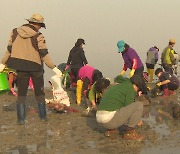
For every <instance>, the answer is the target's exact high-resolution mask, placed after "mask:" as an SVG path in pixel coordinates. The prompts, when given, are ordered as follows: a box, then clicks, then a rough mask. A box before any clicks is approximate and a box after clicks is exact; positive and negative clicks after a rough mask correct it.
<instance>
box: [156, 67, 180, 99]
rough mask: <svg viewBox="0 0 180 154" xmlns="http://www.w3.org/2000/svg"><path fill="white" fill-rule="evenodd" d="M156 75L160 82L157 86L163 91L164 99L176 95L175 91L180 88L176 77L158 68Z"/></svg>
mask: <svg viewBox="0 0 180 154" xmlns="http://www.w3.org/2000/svg"><path fill="white" fill-rule="evenodd" d="M155 75H156V76H157V77H158V78H159V81H160V82H158V83H157V84H156V85H157V86H158V87H159V89H160V90H162V91H163V98H166V97H167V96H171V95H174V94H176V92H175V90H177V89H178V88H179V84H180V82H179V80H178V78H177V77H175V76H174V75H172V74H170V73H168V72H163V69H162V68H157V69H156V71H155Z"/></svg>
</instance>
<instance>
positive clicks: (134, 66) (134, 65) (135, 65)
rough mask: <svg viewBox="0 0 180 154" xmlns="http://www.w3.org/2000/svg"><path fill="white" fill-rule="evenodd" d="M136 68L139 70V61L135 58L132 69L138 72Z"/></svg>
mask: <svg viewBox="0 0 180 154" xmlns="http://www.w3.org/2000/svg"><path fill="white" fill-rule="evenodd" d="M136 68H137V59H136V58H134V59H133V60H132V69H134V70H136Z"/></svg>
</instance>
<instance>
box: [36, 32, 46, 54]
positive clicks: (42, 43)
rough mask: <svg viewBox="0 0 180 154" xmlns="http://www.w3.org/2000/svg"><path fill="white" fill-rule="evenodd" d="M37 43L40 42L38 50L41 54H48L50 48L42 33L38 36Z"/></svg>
mask: <svg viewBox="0 0 180 154" xmlns="http://www.w3.org/2000/svg"><path fill="white" fill-rule="evenodd" d="M37 43H38V52H39V54H40V56H41V57H44V56H46V55H47V54H48V49H47V46H46V41H45V38H44V36H43V34H40V35H39V36H38V37H37Z"/></svg>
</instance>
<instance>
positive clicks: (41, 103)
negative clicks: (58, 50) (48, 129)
mask: <svg viewBox="0 0 180 154" xmlns="http://www.w3.org/2000/svg"><path fill="white" fill-rule="evenodd" d="M30 75H31V78H32V82H33V86H34V92H35V97H36V100H37V102H38V109H39V117H40V119H41V120H42V121H46V120H47V114H46V104H45V93H44V76H43V71H39V72H31V73H30Z"/></svg>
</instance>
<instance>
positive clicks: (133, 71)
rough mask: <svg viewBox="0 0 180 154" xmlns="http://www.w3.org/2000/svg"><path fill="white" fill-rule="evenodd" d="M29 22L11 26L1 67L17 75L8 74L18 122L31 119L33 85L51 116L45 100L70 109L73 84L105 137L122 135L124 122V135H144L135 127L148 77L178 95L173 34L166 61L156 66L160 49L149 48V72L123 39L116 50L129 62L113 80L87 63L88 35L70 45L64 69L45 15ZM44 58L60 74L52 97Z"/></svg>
mask: <svg viewBox="0 0 180 154" xmlns="http://www.w3.org/2000/svg"><path fill="white" fill-rule="evenodd" d="M27 21H28V23H27V24H24V25H22V26H20V27H18V28H15V29H13V30H12V32H11V35H10V38H9V42H8V46H7V51H6V53H5V55H4V57H3V58H2V61H1V64H0V72H2V71H3V70H4V68H5V67H8V68H12V69H14V70H15V71H16V74H13V73H9V83H10V89H11V92H12V94H13V95H15V96H17V119H18V124H19V125H23V124H25V121H26V111H25V100H26V95H27V92H28V86H29V85H30V86H31V87H32V89H33V90H34V93H35V97H36V100H37V102H38V109H39V117H40V119H41V120H42V121H47V115H46V104H48V105H49V107H51V108H53V109H55V110H59V111H63V110H68V107H69V106H70V100H69V96H68V94H67V92H66V88H67V87H69V88H74V89H75V90H76V103H77V105H81V104H82V97H84V98H85V100H86V102H87V106H88V108H87V111H92V110H93V111H94V112H95V113H96V120H97V122H98V124H99V125H101V126H103V127H104V128H106V129H107V131H106V132H105V135H106V136H111V135H112V134H117V133H118V128H119V127H121V126H126V129H125V132H124V134H123V138H125V139H132V140H138V141H142V140H144V136H143V135H140V134H139V133H137V131H135V126H137V125H141V124H142V121H141V118H142V113H143V104H142V103H141V101H137V100H136V99H135V98H136V97H138V96H141V95H148V93H149V91H150V90H151V89H150V88H149V87H148V86H147V82H148V83H153V84H155V85H156V86H157V87H158V88H159V89H160V90H161V91H163V98H165V97H168V96H171V95H174V94H175V90H177V89H178V87H179V84H180V83H179V80H178V78H177V76H176V75H177V66H178V61H179V59H178V56H177V55H178V54H177V53H176V52H175V51H174V49H173V47H174V45H175V40H174V39H170V40H169V44H168V46H167V47H166V48H165V49H164V50H163V51H162V55H161V64H162V65H161V67H160V68H157V69H156V70H154V69H155V65H156V64H157V62H158V60H159V48H158V47H157V46H153V47H151V48H150V49H149V50H148V51H147V59H146V62H145V64H146V69H147V73H146V76H145V74H144V72H145V68H144V64H143V62H142V60H141V58H140V56H139V55H138V53H137V52H136V50H135V49H133V48H132V47H131V46H130V45H129V44H128V43H127V42H125V41H124V40H120V41H118V42H117V50H118V53H121V55H122V59H123V60H124V66H123V67H122V71H121V73H120V74H119V75H117V77H115V78H114V81H110V79H108V78H105V77H104V76H103V73H102V72H101V71H100V70H98V69H96V68H94V67H93V66H90V65H89V64H88V61H87V58H86V56H85V52H84V49H83V47H84V45H85V40H84V39H82V38H78V39H77V41H76V42H75V46H74V47H73V48H72V49H71V50H70V52H69V56H68V58H67V63H66V64H65V65H63V66H64V68H63V69H60V68H59V67H56V65H55V64H54V63H53V61H52V60H51V58H50V56H49V54H48V49H47V47H46V41H45V38H44V35H43V34H42V33H41V32H40V31H39V30H40V28H46V26H45V23H44V18H43V17H42V16H41V15H40V14H33V15H32V17H31V18H30V19H27ZM175 55H176V56H175ZM177 59H178V60H177ZM43 63H45V64H46V65H47V66H48V67H49V68H50V69H52V70H53V71H54V73H55V74H56V75H54V76H53V77H51V79H50V81H49V83H50V86H51V88H52V91H53V99H51V100H47V99H45V93H44V67H43ZM127 69H130V73H129V77H125V76H124V75H125V73H126V71H127ZM154 72H155V75H156V76H157V77H158V79H159V80H158V81H159V82H157V83H155V82H154V81H153V78H154ZM147 77H148V78H147ZM14 79H16V81H17V88H18V92H17V94H16V92H15V91H14V89H13V86H12V83H13V80H14ZM68 82H69V83H68ZM65 87H66V88H65ZM58 104H59V105H58Z"/></svg>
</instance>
